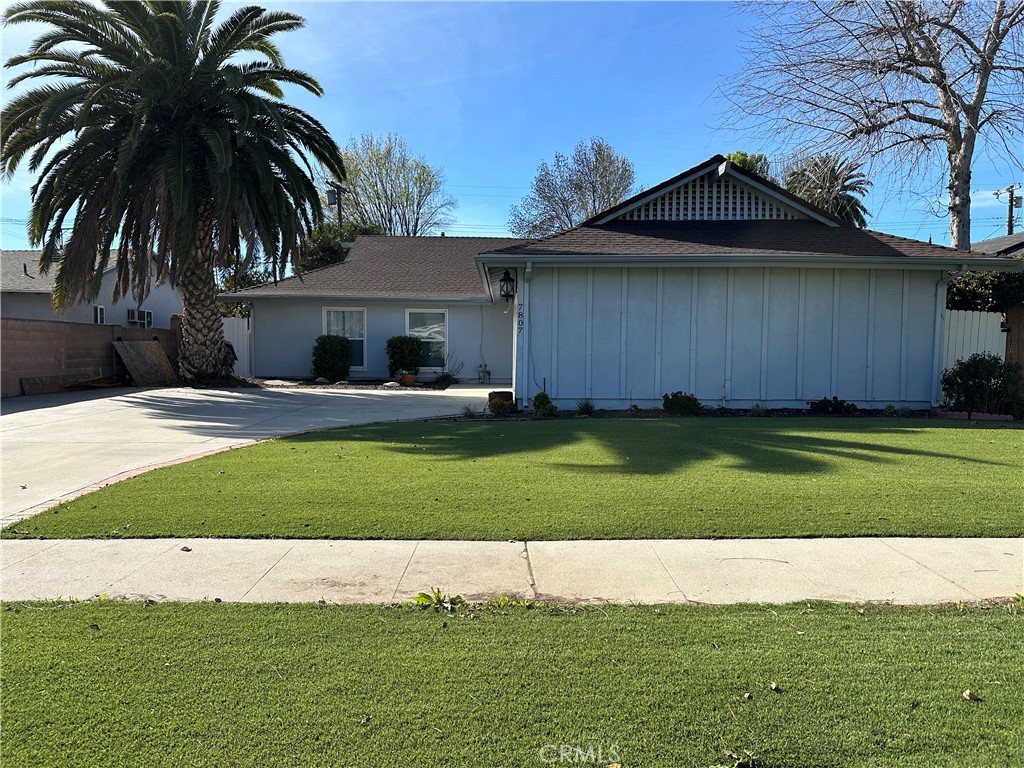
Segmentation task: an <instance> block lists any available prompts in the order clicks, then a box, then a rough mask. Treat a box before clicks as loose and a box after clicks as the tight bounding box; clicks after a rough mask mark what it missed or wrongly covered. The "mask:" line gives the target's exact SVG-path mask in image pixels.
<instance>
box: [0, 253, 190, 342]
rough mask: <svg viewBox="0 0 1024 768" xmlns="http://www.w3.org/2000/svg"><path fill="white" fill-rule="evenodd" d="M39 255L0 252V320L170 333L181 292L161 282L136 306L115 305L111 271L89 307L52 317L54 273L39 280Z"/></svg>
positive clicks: (126, 299) (124, 300) (125, 299)
mask: <svg viewBox="0 0 1024 768" xmlns="http://www.w3.org/2000/svg"><path fill="white" fill-rule="evenodd" d="M39 254H40V252H39V251H12V250H5V251H0V278H2V283H0V291H2V296H0V317H12V318H17V319H19V320H55V321H59V322H65V323H96V324H100V325H122V326H124V327H126V328H170V327H171V316H172V315H180V314H181V306H182V299H181V291H179V290H177V289H176V288H172V287H171V286H170V285H169V284H167V283H164V284H162V285H153V286H152V288H151V290H150V292H149V295H148V296H147V297H146V300H145V301H144V302H143V303H142V304H139V303H138V302H136V301H135V299H133V298H132V297H131V296H122V297H121V299H120V301H116V302H115V301H114V282H115V280H116V274H115V271H114V267H110V268H109V269H107V270H106V271H105V272H104V273H103V277H102V280H101V282H100V289H99V291H98V293H97V294H96V297H95V298H94V299H93V300H92V301H91V302H89V303H83V304H75V305H73V306H71V307H69V308H68V309H67V310H66V311H65V312H61V313H60V314H57V313H56V312H54V311H53V286H54V282H55V280H56V277H57V269H56V267H54V268H53V269H51V270H50V271H49V272H48V273H47V274H45V275H44V274H42V273H40V272H39Z"/></svg>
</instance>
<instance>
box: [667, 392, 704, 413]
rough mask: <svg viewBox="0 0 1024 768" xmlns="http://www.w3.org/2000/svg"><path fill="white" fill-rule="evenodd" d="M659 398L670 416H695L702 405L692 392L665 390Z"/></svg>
mask: <svg viewBox="0 0 1024 768" xmlns="http://www.w3.org/2000/svg"><path fill="white" fill-rule="evenodd" d="M661 400H662V403H663V405H664V408H665V410H666V411H667V412H668V413H669V414H671V415H672V416H697V415H698V414H699V413H700V411H701V408H702V407H703V406H702V405H701V404H700V400H698V399H697V396H696V395H695V394H693V393H686V392H673V393H672V394H669V393H667V392H666V393H665V394H664V396H662V398H661Z"/></svg>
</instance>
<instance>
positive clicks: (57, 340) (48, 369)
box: [0, 317, 178, 397]
mask: <svg viewBox="0 0 1024 768" xmlns="http://www.w3.org/2000/svg"><path fill="white" fill-rule="evenodd" d="M118 338H121V339H124V340H126V341H134V340H142V339H152V338H156V339H157V340H158V341H159V342H160V343H161V345H162V346H163V348H164V351H165V352H166V353H167V356H168V357H170V358H171V359H172V360H176V359H177V357H178V351H177V346H176V343H175V337H174V334H173V333H172V332H171V331H169V330H167V329H164V328H149V329H145V328H124V327H122V326H120V325H93V324H91V323H90V324H86V323H62V322H57V321H52V320H20V319H17V318H12V317H4V318H0V397H17V396H19V395H21V394H22V389H21V379H23V378H30V377H36V376H77V377H79V378H81V379H92V378H101V377H105V376H114V375H118V374H121V373H123V372H124V366H123V365H122V364H121V361H120V359H119V358H118V357H117V354H116V353H115V352H114V344H113V342H114V340H115V339H118Z"/></svg>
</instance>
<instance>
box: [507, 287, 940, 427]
mask: <svg viewBox="0 0 1024 768" xmlns="http://www.w3.org/2000/svg"><path fill="white" fill-rule="evenodd" d="M941 277H942V273H941V272H940V271H938V270H922V271H914V270H867V269H841V270H832V269H793V268H734V269H727V268H699V269H698V268H663V269H657V268H637V267H632V268H626V269H623V268H611V267H608V268H601V267H598V268H593V269H587V268H550V267H549V268H537V267H535V268H534V270H533V274H532V278H531V280H530V285H529V300H528V301H529V307H528V320H527V326H526V330H524V331H521V332H519V336H518V337H517V340H518V343H519V346H520V348H521V349H522V348H527V344H528V350H529V351H528V358H529V360H528V361H524V360H523V359H522V357H523V355H521V356H520V359H519V361H518V364H519V368H520V371H517V376H518V377H519V381H517V396H518V397H519V398H520V399H523V398H524V396H525V397H526V398H530V397H532V396H533V395H534V394H535V393H536V392H538V391H539V390H540V389H541V388H543V387H545V386H546V387H547V391H548V393H549V394H550V395H551V396H552V398H554V399H555V400H556V401H559V402H560V404H562V405H570V406H571V405H572V403H573V402H574V401H575V400H576V399H578V398H581V397H592V398H593V399H594V400H595V401H597V403H598V405H599V406H601V405H602V404H603V405H605V406H609V407H611V406H615V407H624V406H625V405H628V404H629V403H634V402H635V403H637V404H640V405H660V403H661V396H662V394H663V393H664V392H671V391H675V390H683V391H686V392H693V393H695V394H696V395H697V397H699V398H700V399H701V400H703V401H705V402H706V403H709V404H724V405H726V406H732V407H745V406H748V405H750V404H752V403H764V404H766V405H768V406H769V407H802V406H803V405H804V403H805V402H806V401H807V400H816V399H818V398H821V397H831V396H832V395H838V396H839V397H841V398H844V399H846V400H851V401H855V402H857V403H859V404H862V405H864V406H872V405H874V406H884V405H886V404H888V403H894V404H904V403H905V404H909V405H917V406H925V405H927V404H929V403H930V402H931V398H932V383H933V378H934V371H933V362H932V347H933V330H934V324H935V309H934V296H935V284H936V282H937V281H938V280H939V279H941ZM521 298H522V294H521ZM523 333H528V334H529V338H528V340H526V339H523V337H522V334H523Z"/></svg>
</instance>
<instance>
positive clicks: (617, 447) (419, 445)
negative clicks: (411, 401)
mask: <svg viewBox="0 0 1024 768" xmlns="http://www.w3.org/2000/svg"><path fill="white" fill-rule="evenodd" d="M935 426H938V425H935ZM934 428H935V427H933V425H931V424H929V427H928V431H929V432H930V431H931V430H932V429H934ZM939 428H940V429H945V428H946V427H945V426H942V427H939ZM960 429H963V427H961V428H960ZM924 431H925V430H922V429H921V428H920V427H917V428H914V427H906V426H899V425H893V424H892V423H891V420H889V419H887V420H886V423H885V424H882V425H880V424H878V423H877V422H874V423H871V422H867V421H866V420H852V419H851V420H838V419H820V420H812V419H808V418H806V417H801V418H793V419H765V420H758V421H757V422H756V423H755V424H751V423H750V421H743V422H740V420H738V419H736V420H732V419H724V418H723V419H679V420H676V419H658V420H643V419H628V420H627V419H622V420H611V419H609V420H592V421H566V420H551V421H539V420H538V421H523V422H492V423H480V424H473V423H467V422H448V423H426V424H403V425H389V426H383V425H378V426H371V427H365V428H353V429H351V430H345V431H344V432H327V433H316V434H310V435H302V436H299V437H296V438H292V439H294V440H300V441H303V442H309V441H322V440H341V441H342V442H378V443H386V444H387V450H389V451H392V452H394V453H398V454H403V455H406V456H417V457H420V458H425V457H428V458H429V459H431V460H434V461H458V462H467V461H468V462H473V461H480V460H485V461H486V460H492V459H500V458H509V459H513V458H515V457H518V458H519V459H520V460H521V461H523V462H529V463H530V464H532V465H534V466H536V467H537V468H538V470H541V469H543V468H555V469H564V470H570V471H573V472H594V473H614V474H622V475H659V474H670V473H674V472H678V471H679V470H683V469H687V468H689V467H693V466H695V465H698V464H701V463H705V462H713V461H719V460H721V459H722V458H723V457H730V458H731V461H729V463H728V466H729V468H734V469H739V470H743V471H747V472H751V473H758V474H764V473H768V474H787V475H803V474H821V473H827V472H836V471H839V470H840V468H841V464H842V463H844V462H851V461H853V462H862V463H865V464H877V465H886V466H887V467H897V466H899V465H901V464H905V463H907V462H908V461H912V460H913V459H915V458H924V459H938V460H944V461H948V462H951V463H961V464H975V465H988V466H1006V467H1012V466H1016V465H1014V464H1009V463H1006V462H1000V461H993V460H989V459H983V458H977V457H975V456H967V455H963V454H956V453H948V452H941V451H933V450H926V449H922V448H912V447H905V446H902V445H892V444H890V443H888V442H886V438H890V437H892V438H896V439H898V440H901V439H902V438H906V437H910V438H913V437H914V436H916V435H920V434H921V433H922V432H924ZM828 433H835V436H832V435H830V434H828ZM851 433H855V434H852V435H851ZM857 433H859V434H862V435H864V437H865V439H863V440H858V439H856V435H857ZM573 453H578V454H580V459H581V460H580V461H572V460H571V459H572V457H573ZM567 459H569V460H567Z"/></svg>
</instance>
